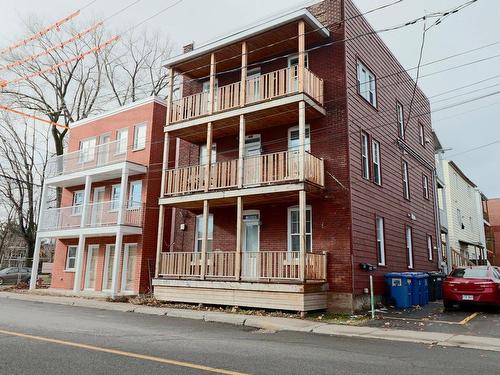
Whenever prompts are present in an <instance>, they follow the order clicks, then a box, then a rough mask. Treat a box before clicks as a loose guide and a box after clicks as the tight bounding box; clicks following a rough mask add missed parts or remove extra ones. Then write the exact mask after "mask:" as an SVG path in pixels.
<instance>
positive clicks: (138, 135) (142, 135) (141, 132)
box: [134, 124, 147, 151]
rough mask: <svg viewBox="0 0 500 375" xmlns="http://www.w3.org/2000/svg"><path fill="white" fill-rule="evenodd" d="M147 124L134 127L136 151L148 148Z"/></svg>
mask: <svg viewBox="0 0 500 375" xmlns="http://www.w3.org/2000/svg"><path fill="white" fill-rule="evenodd" d="M146 130H147V128H146V124H140V125H136V126H135V127H134V151H136V150H142V149H144V148H145V147H146Z"/></svg>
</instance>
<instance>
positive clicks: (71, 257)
mask: <svg viewBox="0 0 500 375" xmlns="http://www.w3.org/2000/svg"><path fill="white" fill-rule="evenodd" d="M77 251H78V246H68V252H67V253H66V271H74V270H75V267H76V253H77Z"/></svg>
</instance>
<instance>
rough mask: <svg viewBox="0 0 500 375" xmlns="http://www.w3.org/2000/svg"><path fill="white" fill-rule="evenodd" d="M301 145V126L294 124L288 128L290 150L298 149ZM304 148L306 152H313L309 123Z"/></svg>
mask: <svg viewBox="0 0 500 375" xmlns="http://www.w3.org/2000/svg"><path fill="white" fill-rule="evenodd" d="M299 147H300V140H299V127H298V126H294V127H292V128H290V129H288V150H289V151H298V150H299ZM304 149H305V151H306V152H311V130H310V128H309V124H306V130H305V142H304Z"/></svg>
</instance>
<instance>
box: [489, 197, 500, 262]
mask: <svg viewBox="0 0 500 375" xmlns="http://www.w3.org/2000/svg"><path fill="white" fill-rule="evenodd" d="M486 205H487V207H486V209H487V213H488V217H487V219H488V222H489V224H490V225H489V228H488V230H487V231H486V241H487V243H488V247H487V248H488V250H490V251H491V253H489V254H488V260H489V261H490V262H491V264H493V265H495V266H500V198H493V199H488V200H487V201H486Z"/></svg>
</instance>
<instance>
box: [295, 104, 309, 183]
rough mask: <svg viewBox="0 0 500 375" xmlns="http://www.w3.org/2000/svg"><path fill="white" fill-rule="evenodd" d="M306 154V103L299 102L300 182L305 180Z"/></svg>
mask: <svg viewBox="0 0 500 375" xmlns="http://www.w3.org/2000/svg"><path fill="white" fill-rule="evenodd" d="M309 137H310V134H309ZM305 152H306V103H305V102H304V101H303V100H302V101H300V102H299V160H298V164H299V180H300V181H304V180H305V168H306V165H305V159H306V158H305Z"/></svg>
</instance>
